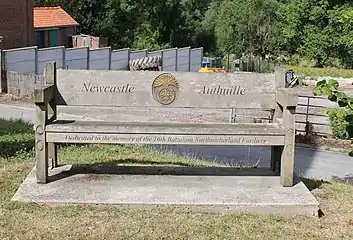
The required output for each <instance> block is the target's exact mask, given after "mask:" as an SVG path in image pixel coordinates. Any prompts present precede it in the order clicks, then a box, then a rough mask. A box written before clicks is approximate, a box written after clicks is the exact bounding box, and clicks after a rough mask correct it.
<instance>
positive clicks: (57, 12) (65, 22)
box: [33, 7, 79, 28]
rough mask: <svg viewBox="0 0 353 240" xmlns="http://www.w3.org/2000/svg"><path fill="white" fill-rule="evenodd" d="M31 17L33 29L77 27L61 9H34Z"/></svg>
mask: <svg viewBox="0 0 353 240" xmlns="http://www.w3.org/2000/svg"><path fill="white" fill-rule="evenodd" d="M33 15H34V28H44V27H60V26H72V25H79V24H78V23H77V22H76V21H75V19H73V18H72V17H71V16H70V15H69V14H68V13H67V12H65V11H64V9H62V8H61V7H35V8H33Z"/></svg>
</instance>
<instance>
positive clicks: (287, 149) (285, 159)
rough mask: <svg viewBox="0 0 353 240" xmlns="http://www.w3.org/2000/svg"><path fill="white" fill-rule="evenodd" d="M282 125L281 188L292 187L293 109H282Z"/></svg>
mask: <svg viewBox="0 0 353 240" xmlns="http://www.w3.org/2000/svg"><path fill="white" fill-rule="evenodd" d="M283 125H284V127H285V134H286V136H285V139H284V149H283V151H282V156H281V163H280V164H281V168H280V169H281V172H280V175H281V176H280V181H281V185H282V186H284V187H292V186H293V184H294V151H295V107H291V108H286V109H284V111H283Z"/></svg>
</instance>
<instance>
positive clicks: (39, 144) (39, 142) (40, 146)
mask: <svg viewBox="0 0 353 240" xmlns="http://www.w3.org/2000/svg"><path fill="white" fill-rule="evenodd" d="M36 147H37V149H38V150H39V151H42V150H43V148H44V145H43V142H42V141H41V140H38V141H37V144H36Z"/></svg>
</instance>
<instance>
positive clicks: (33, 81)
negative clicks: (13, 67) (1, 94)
mask: <svg viewBox="0 0 353 240" xmlns="http://www.w3.org/2000/svg"><path fill="white" fill-rule="evenodd" d="M6 75H7V76H6V78H7V80H8V83H7V84H8V85H7V87H8V93H10V94H12V95H15V96H17V97H31V96H32V93H33V90H34V89H35V88H40V87H41V86H42V85H43V83H44V78H43V75H36V74H31V73H17V72H12V71H8V72H7V73H6Z"/></svg>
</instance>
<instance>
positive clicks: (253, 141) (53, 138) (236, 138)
mask: <svg viewBox="0 0 353 240" xmlns="http://www.w3.org/2000/svg"><path fill="white" fill-rule="evenodd" d="M46 138H47V141H48V142H61V143H122V144H124V143H127V144H182V145H184V144H192V145H232V146H234V145H245V146H250V145H262V146H274V145H283V142H284V136H283V135H282V136H271V137H268V136H251V135H228V136H227V135H220V134H218V135H216V134H215V135H201V134H187V135H186V134H184V135H180V134H178V135H176V134H131V133H130V134H114V133H104V134H99V133H72V132H67V133H65V132H47V133H46Z"/></svg>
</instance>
